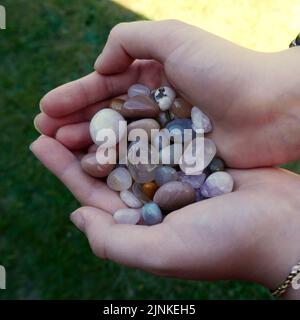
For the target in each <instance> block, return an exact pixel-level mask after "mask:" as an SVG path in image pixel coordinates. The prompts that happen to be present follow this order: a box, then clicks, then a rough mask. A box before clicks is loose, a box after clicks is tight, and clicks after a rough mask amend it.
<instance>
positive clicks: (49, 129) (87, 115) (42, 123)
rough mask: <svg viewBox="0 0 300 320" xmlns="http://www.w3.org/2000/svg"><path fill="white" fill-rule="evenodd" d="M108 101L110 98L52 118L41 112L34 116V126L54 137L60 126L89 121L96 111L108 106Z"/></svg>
mask: <svg viewBox="0 0 300 320" xmlns="http://www.w3.org/2000/svg"><path fill="white" fill-rule="evenodd" d="M109 103H110V100H105V101H102V102H99V103H95V104H93V105H91V106H88V107H86V108H84V109H81V110H78V111H76V112H73V113H71V114H68V115H66V116H64V117H60V118H52V117H50V116H48V115H47V114H46V113H44V112H41V113H39V114H38V115H37V116H36V117H35V119H34V126H35V128H36V129H37V131H38V132H40V133H42V134H44V135H47V136H49V137H54V136H55V134H56V132H57V130H58V129H59V128H60V127H63V126H65V125H68V124H74V123H79V122H84V121H89V120H90V119H91V118H92V117H93V115H94V114H95V113H96V112H97V111H99V110H101V109H103V108H107V107H108V106H109Z"/></svg>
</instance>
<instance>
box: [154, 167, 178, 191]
mask: <svg viewBox="0 0 300 320" xmlns="http://www.w3.org/2000/svg"><path fill="white" fill-rule="evenodd" d="M176 180H177V171H176V170H175V169H174V168H172V167H169V166H161V167H158V168H156V170H155V182H156V183H157V184H158V185H159V186H162V185H163V184H165V183H167V182H170V181H176Z"/></svg>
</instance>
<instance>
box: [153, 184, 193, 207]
mask: <svg viewBox="0 0 300 320" xmlns="http://www.w3.org/2000/svg"><path fill="white" fill-rule="evenodd" d="M195 200H196V193H195V190H194V189H193V188H192V186H191V185H189V184H187V183H183V182H179V181H172V182H168V183H166V184H164V185H162V186H161V187H160V188H159V189H158V190H157V191H156V193H155V195H154V198H153V201H154V202H155V203H157V204H158V206H159V207H160V208H161V209H162V210H163V211H166V212H170V211H173V210H177V209H180V208H182V207H184V206H186V205H188V204H190V203H193V202H195Z"/></svg>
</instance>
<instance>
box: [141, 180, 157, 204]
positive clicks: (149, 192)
mask: <svg viewBox="0 0 300 320" xmlns="http://www.w3.org/2000/svg"><path fill="white" fill-rule="evenodd" d="M158 188H159V186H158V185H157V184H156V183H155V182H153V181H151V182H146V183H144V184H143V186H142V190H143V192H144V194H145V195H146V196H147V198H149V199H151V200H152V199H153V197H154V194H155V192H156V190H157V189H158Z"/></svg>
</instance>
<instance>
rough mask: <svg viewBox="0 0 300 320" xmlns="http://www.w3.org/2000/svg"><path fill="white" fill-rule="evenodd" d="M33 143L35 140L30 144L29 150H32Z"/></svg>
mask: <svg viewBox="0 0 300 320" xmlns="http://www.w3.org/2000/svg"><path fill="white" fill-rule="evenodd" d="M32 145H33V142H32V143H30V145H29V150H30V151H31V152H32Z"/></svg>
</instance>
